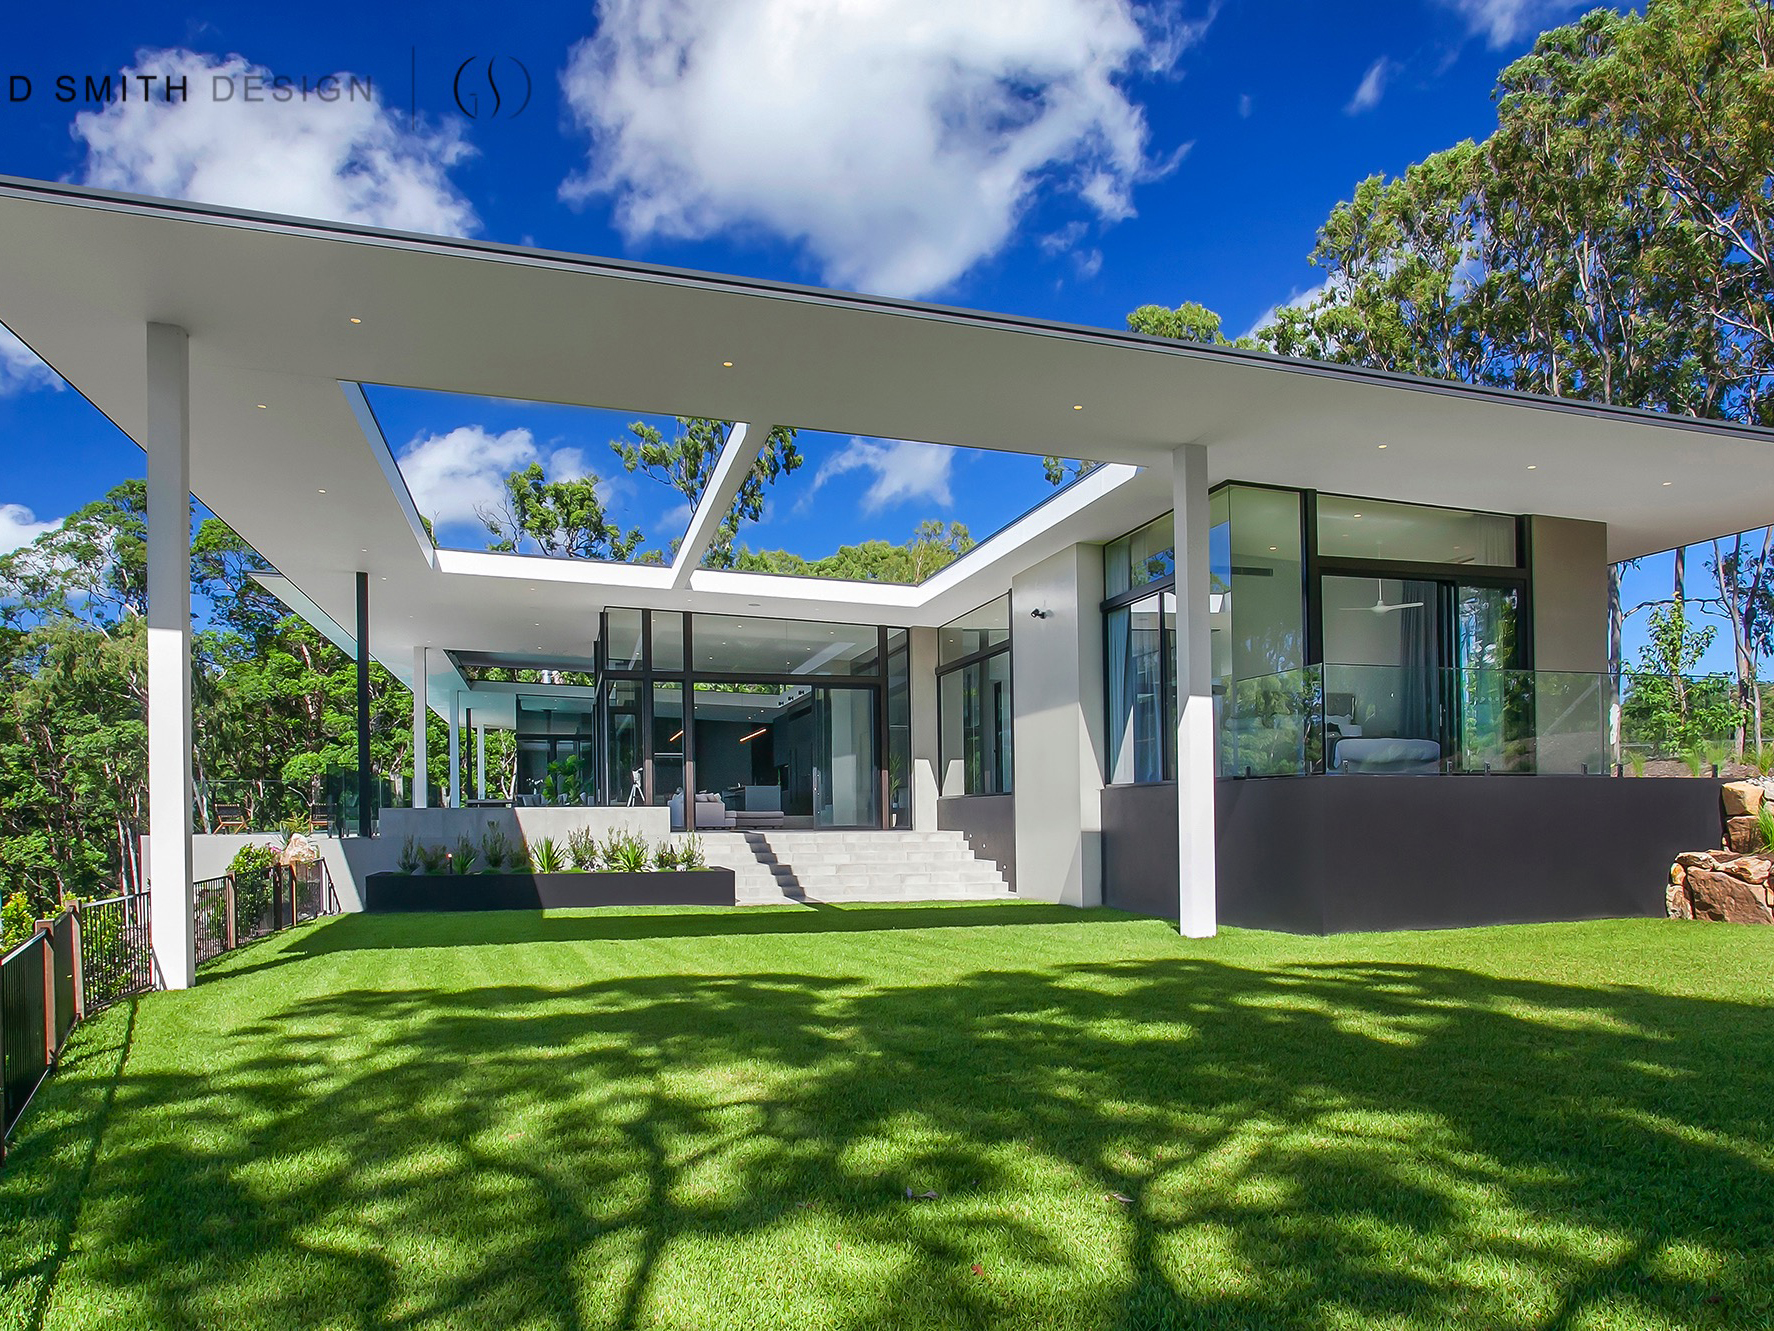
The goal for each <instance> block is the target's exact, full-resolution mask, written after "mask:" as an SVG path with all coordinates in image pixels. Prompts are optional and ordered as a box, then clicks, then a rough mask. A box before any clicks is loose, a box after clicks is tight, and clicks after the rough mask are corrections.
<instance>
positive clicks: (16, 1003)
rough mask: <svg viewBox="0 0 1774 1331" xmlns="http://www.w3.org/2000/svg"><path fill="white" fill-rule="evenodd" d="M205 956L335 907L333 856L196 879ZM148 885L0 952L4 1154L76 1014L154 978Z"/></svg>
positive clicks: (66, 917)
mask: <svg viewBox="0 0 1774 1331" xmlns="http://www.w3.org/2000/svg"><path fill="white" fill-rule="evenodd" d="M193 889H194V891H193V902H194V904H193V911H194V915H195V919H194V920H193V923H194V924H195V926H196V928H195V933H196V936H197V937H196V941H197V960H198V961H199V962H200V963H201V962H204V961H208V960H209V959H210V958H211V957H216V956H220V955H221V954H222V953H224V952H226V951H228V950H229V949H231V948H235V947H238V946H239V945H240V944H242V943H245V942H248V941H250V940H252V939H254V938H259V937H263V936H264V935H265V934H268V933H272V932H275V931H276V930H279V929H287V928H289V927H290V926H291V925H294V924H300V923H302V922H304V921H307V920H312V919H316V918H318V917H320V916H322V915H336V914H338V912H339V899H338V896H337V894H336V893H335V892H334V890H333V879H332V874H331V873H330V872H329V871H328V870H327V867H326V861H324V860H317V861H315V862H314V863H313V864H300V865H295V866H293V867H285V866H281V865H279V866H276V867H273V868H271V869H268V870H266V871H265V872H263V873H262V874H258V875H242V876H241V880H240V881H238V882H237V881H236V879H235V876H234V875H232V874H228V875H225V876H223V877H221V878H206V879H204V880H202V881H200V882H198V883H195V884H193ZM150 919H151V914H150V911H149V908H148V894H147V893H145V892H143V893H139V894H134V895H130V896H120V897H107V898H106V899H104V900H102V901H88V902H77V903H75V904H74V905H73V906H70V907H69V908H68V909H67V910H65V911H63V912H62V913H61V914H60V915H58V916H56V917H55V919H53V920H42V921H39V922H38V925H37V928H36V930H35V932H33V933H32V935H31V936H30V937H29V938H28V939H26V940H25V941H24V942H22V943H20V944H19V945H18V946H17V947H15V948H13V949H12V951H10V952H8V953H7V954H6V955H5V956H4V957H0V1158H3V1157H4V1155H5V1140H6V1138H8V1137H10V1136H11V1134H12V1129H13V1126H14V1125H15V1124H16V1123H17V1122H18V1120H19V1116H20V1115H22V1114H23V1113H24V1112H25V1107H26V1106H27V1105H28V1104H30V1102H31V1097H32V1096H33V1095H35V1094H36V1093H37V1088H38V1087H39V1086H41V1085H42V1084H43V1079H44V1078H45V1077H47V1076H48V1075H49V1073H50V1070H51V1069H52V1068H54V1066H55V1061H56V1059H57V1057H58V1056H60V1054H61V1051H62V1047H63V1046H64V1045H65V1044H66V1043H67V1042H68V1034H69V1032H71V1031H72V1030H73V1029H74V1026H75V1025H76V1023H78V1022H79V1021H81V1020H82V1019H84V1018H86V1017H89V1016H91V1015H92V1014H93V1013H95V1012H98V1011H100V1010H102V1009H104V1008H106V1007H108V1006H110V1005H111V1004H113V1003H116V1002H118V1001H119V1000H120V999H124V998H128V997H130V996H131V995H133V994H139V993H144V992H146V991H147V990H149V989H152V988H153V987H154V951H153V936H152V933H151V931H150Z"/></svg>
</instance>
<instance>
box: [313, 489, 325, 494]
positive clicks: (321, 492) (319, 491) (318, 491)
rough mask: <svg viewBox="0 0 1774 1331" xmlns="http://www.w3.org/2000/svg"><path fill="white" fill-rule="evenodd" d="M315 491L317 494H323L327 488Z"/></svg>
mask: <svg viewBox="0 0 1774 1331" xmlns="http://www.w3.org/2000/svg"><path fill="white" fill-rule="evenodd" d="M314 493H315V494H317V495H323V494H325V493H326V491H325V490H316V491H315V492H314Z"/></svg>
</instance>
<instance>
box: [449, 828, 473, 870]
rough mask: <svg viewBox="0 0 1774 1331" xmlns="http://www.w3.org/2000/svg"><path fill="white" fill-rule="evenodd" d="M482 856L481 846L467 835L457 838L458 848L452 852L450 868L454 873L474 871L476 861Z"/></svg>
mask: <svg viewBox="0 0 1774 1331" xmlns="http://www.w3.org/2000/svg"><path fill="white" fill-rule="evenodd" d="M479 857H480V848H479V847H477V846H476V845H475V844H474V842H473V841H472V840H471V839H470V838H468V837H465V836H462V837H457V838H456V849H455V850H454V851H453V852H451V854H450V869H451V871H452V872H454V873H473V872H474V862H475V860H476V859H478V858H479Z"/></svg>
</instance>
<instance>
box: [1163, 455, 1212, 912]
mask: <svg viewBox="0 0 1774 1331" xmlns="http://www.w3.org/2000/svg"><path fill="white" fill-rule="evenodd" d="M1171 488H1172V500H1173V503H1174V505H1175V516H1174V518H1173V521H1174V522H1175V524H1176V589H1177V634H1176V638H1177V670H1176V680H1177V852H1178V854H1177V878H1178V883H1177V887H1178V927H1179V928H1180V929H1181V930H1182V932H1183V935H1184V936H1185V937H1187V938H1209V937H1212V936H1213V934H1214V933H1215V931H1216V930H1217V928H1218V918H1219V917H1218V907H1217V903H1216V899H1215V890H1216V884H1215V876H1214V875H1215V867H1214V723H1213V659H1212V645H1211V642H1210V638H1211V636H1212V635H1211V633H1210V625H1209V621H1208V607H1209V604H1210V603H1209V600H1208V591H1209V581H1208V553H1207V532H1208V505H1207V448H1206V446H1205V445H1202V444H1184V445H1183V446H1182V447H1181V448H1179V449H1177V451H1176V454H1175V456H1174V458H1173V460H1172V463H1171Z"/></svg>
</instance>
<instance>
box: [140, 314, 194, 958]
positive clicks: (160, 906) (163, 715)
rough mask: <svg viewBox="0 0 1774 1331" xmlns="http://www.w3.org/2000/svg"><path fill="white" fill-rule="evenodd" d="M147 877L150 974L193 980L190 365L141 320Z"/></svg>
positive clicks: (172, 331) (174, 333) (170, 329)
mask: <svg viewBox="0 0 1774 1331" xmlns="http://www.w3.org/2000/svg"><path fill="white" fill-rule="evenodd" d="M147 360H148V365H147V369H148V400H147V416H146V429H145V438H144V439H143V444H144V446H145V447H146V449H147V452H148V515H147V516H148V831H149V843H148V885H149V891H150V893H151V895H150V898H149V902H150V911H151V914H152V920H153V948H154V980H155V983H156V984H157V985H159V986H160V987H161V988H162V989H188V988H190V987H191V986H192V985H193V984H195V983H196V981H197V947H196V935H195V929H194V926H193V922H192V918H191V911H192V890H191V801H192V777H191V749H192V738H193V737H192V728H191V371H190V340H189V338H188V337H187V335H186V333H185V330H184V329H183V328H176V327H174V326H173V325H171V324H149V325H148V328H147Z"/></svg>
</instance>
